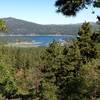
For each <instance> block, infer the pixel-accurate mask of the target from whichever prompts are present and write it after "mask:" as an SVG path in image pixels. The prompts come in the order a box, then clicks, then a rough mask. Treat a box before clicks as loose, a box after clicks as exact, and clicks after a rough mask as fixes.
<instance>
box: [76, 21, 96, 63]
mask: <svg viewBox="0 0 100 100" xmlns="http://www.w3.org/2000/svg"><path fill="white" fill-rule="evenodd" d="M91 30H92V29H91V26H90V23H86V22H85V23H83V25H82V26H81V28H80V30H79V32H78V38H77V41H78V42H77V44H78V46H79V49H80V53H81V56H82V58H83V62H84V63H86V61H87V62H88V61H89V60H91V59H92V58H96V55H97V52H96V48H95V44H96V42H95V41H94V40H93V38H92V37H93V35H94V34H93V33H92V31H91Z"/></svg>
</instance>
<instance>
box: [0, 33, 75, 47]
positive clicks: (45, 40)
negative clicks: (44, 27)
mask: <svg viewBox="0 0 100 100" xmlns="http://www.w3.org/2000/svg"><path fill="white" fill-rule="evenodd" d="M73 38H75V36H74V35H52V36H41V35H40V36H0V42H6V43H9V42H10V43H12V42H13V43H14V42H18V41H21V42H30V43H32V44H33V45H38V46H45V45H48V44H49V43H50V42H52V41H53V40H55V41H59V42H64V41H65V40H71V39H73Z"/></svg>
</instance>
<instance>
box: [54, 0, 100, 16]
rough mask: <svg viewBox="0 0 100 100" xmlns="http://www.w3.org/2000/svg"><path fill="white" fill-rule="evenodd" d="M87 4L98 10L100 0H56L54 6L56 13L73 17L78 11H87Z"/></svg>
mask: <svg viewBox="0 0 100 100" xmlns="http://www.w3.org/2000/svg"><path fill="white" fill-rule="evenodd" d="M89 4H93V6H94V7H98V8H99V7H100V0H94V1H93V0H57V1H56V3H55V6H56V7H58V9H57V12H61V13H62V14H64V15H66V16H75V15H76V14H77V12H79V11H80V10H82V9H84V8H86V9H87V5H89Z"/></svg>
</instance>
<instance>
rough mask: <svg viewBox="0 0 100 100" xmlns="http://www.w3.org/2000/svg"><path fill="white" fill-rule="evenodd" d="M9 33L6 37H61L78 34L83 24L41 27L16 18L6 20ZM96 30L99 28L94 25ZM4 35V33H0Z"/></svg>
mask: <svg viewBox="0 0 100 100" xmlns="http://www.w3.org/2000/svg"><path fill="white" fill-rule="evenodd" d="M4 20H5V22H6V24H7V28H8V31H7V33H4V34H5V35H10V34H13V35H19V34H21V35H31V34H33V35H34V34H35V35H55V34H56V35H57V34H58V35H59V34H65V35H66V34H77V32H78V30H79V27H80V26H81V24H69V25H41V24H36V23H32V22H27V21H24V20H19V19H15V18H4ZM92 25H93V27H94V29H96V28H98V27H99V26H98V25H96V23H92ZM0 34H2V33H0Z"/></svg>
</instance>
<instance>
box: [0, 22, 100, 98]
mask: <svg viewBox="0 0 100 100" xmlns="http://www.w3.org/2000/svg"><path fill="white" fill-rule="evenodd" d="M94 34H95V35H96V34H97V33H96V32H95V33H93V32H92V31H91V25H90V24H89V23H84V24H83V25H82V26H81V28H80V29H79V32H78V35H79V36H78V37H77V39H76V40H73V42H72V43H71V44H70V45H68V46H67V45H65V46H62V45H61V44H60V43H58V42H56V41H53V42H52V43H51V44H50V45H49V46H48V47H45V48H44V47H39V48H17V47H16V48H15V47H6V46H3V45H0V77H1V78H0V95H1V96H0V97H1V98H2V99H3V100H5V99H6V98H8V99H11V98H12V99H14V98H17V99H18V98H19V99H22V100H34V99H38V100H66V99H67V100H85V99H86V100H94V99H95V100H98V99H99V98H100V78H99V77H100V42H99V41H97V38H98V35H97V36H96V37H94Z"/></svg>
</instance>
